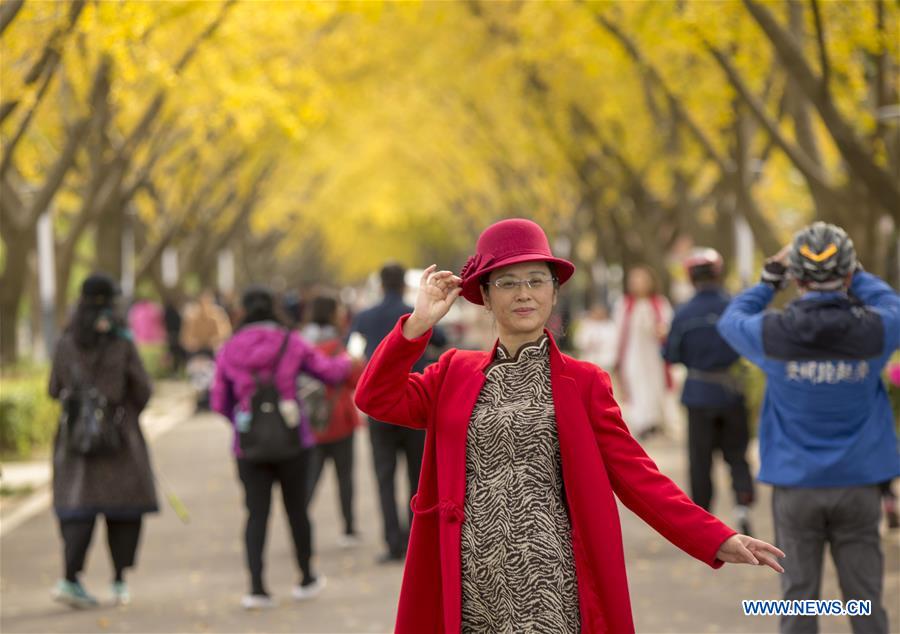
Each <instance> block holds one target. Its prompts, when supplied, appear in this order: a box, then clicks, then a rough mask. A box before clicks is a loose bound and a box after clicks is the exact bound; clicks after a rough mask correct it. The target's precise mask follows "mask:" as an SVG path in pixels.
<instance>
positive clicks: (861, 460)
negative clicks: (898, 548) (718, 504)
mask: <svg viewBox="0 0 900 634" xmlns="http://www.w3.org/2000/svg"><path fill="white" fill-rule="evenodd" d="M789 278H793V279H794V280H795V281H796V282H797V284H798V285H799V287H800V290H801V292H802V293H803V295H802V296H801V297H800V298H799V299H797V300H795V301H793V302H791V303H790V304H788V305H787V307H785V309H784V310H783V311H767V310H766V307H767V306H768V304H769V302H771V301H772V298H773V297H774V296H775V293H776V292H777V291H778V290H781V289H782V288H784V286H785V285H786V284H787V280H788V279H789ZM718 328H719V332H720V333H721V334H722V336H723V337H724V338H725V340H726V341H727V342H728V343H729V344H731V346H732V347H733V348H734V349H735V350H737V351H738V352H740V353H741V354H742V355H744V356H745V357H747V358H748V359H749V360H750V361H752V362H753V363H755V364H756V365H758V366H759V367H760V368H761V369H762V370H763V371H764V372H765V374H766V393H765V398H764V400H763V406H762V413H761V415H760V428H759V453H760V470H759V476H758V477H759V480H760V481H762V482H767V483H769V484H771V485H772V486H773V487H774V490H773V494H772V496H773V497H772V512H773V515H774V520H775V541H776V544H777V545H778V547H779V548H781V549H783V550H784V552H785V553H786V554H787V558H786V559H785V563H784V569H785V574H784V575H783V576H782V578H781V586H782V591H783V593H784V598H785V599H787V600H801V601H802V600H809V599H818V598H819V591H820V588H821V579H822V554H823V552H824V548H825V544H826V543H827V544H828V545H829V550H830V551H831V556H832V558H833V559H834V564H835V568H837V573H838V579H839V580H840V586H841V590H842V592H843V594H844V599H845V600H846V601H849V600H851V599H853V600H863V601H871V604H870V607H871V612H870V614H869V615H866V616H863V615H856V616H851V617H850V624H851V626H852V628H853V631H854V632H867V633H886V632H887V631H888V620H887V613H886V612H885V610H884V608H883V607H882V604H881V591H882V583H883V573H884V556H883V554H882V552H881V543H880V539H879V534H878V524H879V521H880V511H881V507H880V502H881V499H880V498H881V496H880V488H879V485H880V483H882V482H884V481H886V480H889V479H891V478H894V477H897V475H898V474H900V453H898V451H897V436H896V433H895V432H894V418H893V415H892V412H891V406H890V403H889V401H888V397H887V392H886V391H885V387H884V384H883V383H882V381H881V371H882V369H883V368H884V366H885V364H886V363H887V361H888V360H889V359H890V357H891V354H892V353H893V351H894V350H896V349H897V347H898V345H900V296H898V295H897V293H896V292H894V291H893V289H891V287H890V286H888V285H887V284H885V283H884V282H883V281H881V280H880V279H878V278H877V277H875V276H874V275H871V274H869V273H866V272H865V271H863V270H862V269H861V268H860V267H859V265H858V262H857V257H856V250H855V249H854V247H853V242H852V240H850V237H849V236H848V235H847V234H846V232H845V231H844V230H843V229H841V228H840V227H837V226H835V225H831V224H826V223H824V222H816V223H813V224H812V225H810V226H808V227H806V228H805V229H803V230H802V231H800V232H798V233H797V235H796V236H795V237H794V240H793V243H792V244H790V245H788V246H786V247H784V248H783V249H782V250H781V251H779V253H778V254H777V255H775V256H773V257H772V258H770V259H769V260H767V261H766V264H765V266H764V268H763V273H762V280H761V282H760V283H759V284H757V285H756V286H754V287H752V288H749V289H747V290H746V291H744V292H743V293H741V294H740V295H738V296H737V297H735V299H734V300H733V301H732V302H731V304H730V305H729V306H728V308H727V310H726V311H725V313H724V314H723V315H722V317H721V319H720V320H719V324H718ZM816 629H817V624H816V617H815V616H800V615H787V616H782V620H781V631H782V632H815V631H816Z"/></svg>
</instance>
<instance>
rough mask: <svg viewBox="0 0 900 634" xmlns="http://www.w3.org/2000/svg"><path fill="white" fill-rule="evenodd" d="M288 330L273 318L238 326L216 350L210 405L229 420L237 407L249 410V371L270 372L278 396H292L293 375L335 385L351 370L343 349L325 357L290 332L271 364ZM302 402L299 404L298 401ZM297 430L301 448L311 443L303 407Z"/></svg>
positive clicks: (251, 383)
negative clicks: (278, 360) (337, 353)
mask: <svg viewBox="0 0 900 634" xmlns="http://www.w3.org/2000/svg"><path fill="white" fill-rule="evenodd" d="M286 333H287V330H286V329H285V328H283V327H282V326H279V325H277V324H275V323H273V322H259V323H256V324H251V325H249V326H245V327H243V328H241V329H240V330H238V331H237V332H236V333H235V334H234V336H233V337H231V339H229V340H228V341H227V342H225V344H224V345H223V346H222V347H221V348H220V349H219V352H218V354H217V355H216V377H215V380H214V381H213V386H212V390H211V392H210V405H211V406H212V409H213V410H214V411H216V412H219V413H220V414H222V415H223V416H226V417H227V418H228V419H229V420H230V421H231V422H232V424H233V423H234V414H235V411H236V410H237V409H241V410H243V411H249V410H250V397H251V396H252V395H253V392H254V391H255V390H256V384H255V382H254V379H253V373H254V372H256V373H258V374H259V375H260V377H261V378H263V377H267V376H271V374H272V372H273V371H274V372H275V385H276V386H277V387H278V391H279V393H280V394H281V398H282V399H295V400H296V399H297V376H298V375H299V374H300V373H301V372H305V373H308V374H311V375H312V376H314V377H315V378H317V379H319V380H320V381H322V382H323V383H327V384H329V385H335V384H337V383H340V382H341V381H343V380H344V379H346V378H347V375H348V374H349V373H350V357H349V356H348V355H347V354H346V353H344V354H339V355H337V356H334V357H331V356H328V355H326V354H324V353H322V352H320V351H319V350H317V349H316V347H315V346H313V345H312V344H310V343H309V342H307V341H306V340H304V339H303V338H302V337H301V336H300V335H299V334H297V333H296V332H291V334H290V340H289V341H288V345H287V348H286V349H285V351H284V354H283V355H282V358H281V362H280V363H279V364H278V369H277V371H276V370H275V368H274V365H275V357H276V355H277V354H278V349H279V348H280V347H281V343H282V341H283V339H284V336H285V334H286ZM301 405H302V404H301ZM300 411H301V418H300V426H299V433H300V439H301V441H302V443H303V446H304V447H310V446H312V445H313V444H315V437H314V436H313V431H312V428H311V426H310V424H309V420H308V419H307V417H306V415H305V414H303V413H302V412H303V407H302V406H301V408H300ZM234 451H235V455H240V451H239V449H238V438H237V432H236V431H235V439H234Z"/></svg>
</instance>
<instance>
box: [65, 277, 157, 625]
mask: <svg viewBox="0 0 900 634" xmlns="http://www.w3.org/2000/svg"><path fill="white" fill-rule="evenodd" d="M118 295H119V290H118V288H117V285H116V283H115V282H114V281H113V280H112V279H111V278H109V277H107V276H105V275H102V274H94V275H91V276H90V277H88V278H87V279H85V281H84V283H83V284H82V286H81V297H80V299H79V301H78V306H77V308H76V309H75V313H74V315H73V317H72V320H71V322H70V323H69V325H68V327H67V328H66V331H65V333H64V334H63V336H62V338H61V339H60V341H59V343H58V344H57V347H56V351H55V353H54V357H53V367H52V370H51V373H50V388H49V389H50V396H52V397H53V398H56V399H59V400H60V401H62V402H63V405H64V411H69V412H71V411H73V406H74V408H75V411H77V410H78V408H79V406H80V402H81V401H80V400H79V399H83V398H84V395H85V393H86V391H87V390H95V391H96V393H97V394H99V395H100V396H99V397H100V398H103V399H106V402H107V403H108V404H109V407H107V408H106V410H105V411H106V412H110V413H113V416H114V418H113V419H112V420H115V421H116V422H115V427H114V428H112V429H113V431H114V433H115V435H116V437H117V438H118V441H119V446H118V448H117V449H115V450H114V451H110V452H108V453H105V454H101V455H88V454H84V453H81V452H80V451H78V450H77V448H76V447H74V446H73V444H72V443H70V442H69V441H68V439H69V438H73V437H74V435H75V434H76V433H79V432H80V430H77V429H76V427H77V426H79V425H84V424H85V422H84V420H83V419H82V418H79V417H78V416H70V417H69V418H63V419H61V423H60V428H59V429H58V430H57V434H56V438H55V440H54V448H53V508H54V511H55V512H56V516H57V518H58V519H59V528H60V534H61V535H62V540H63V546H64V560H65V576H64V578H63V579H60V581H59V582H58V583H57V585H56V588H55V589H54V591H53V597H54V598H55V599H56V600H57V601H60V602H62V603H66V604H68V605H70V606H72V607H78V608H84V607H91V606H95V605H97V603H98V602H97V599H95V598H94V597H93V596H92V595H90V594H89V593H88V592H87V590H85V588H84V586H83V585H82V584H81V582H80V581H79V579H78V575H79V574H80V573H81V571H82V569H83V568H84V562H85V557H86V556H87V550H88V547H89V546H90V543H91V536H92V534H93V531H94V524H95V523H96V518H97V515H103V516H104V517H105V519H106V533H107V541H108V543H109V550H110V554H111V555H112V560H113V567H114V578H113V583H112V594H113V598H114V600H115V602H116V603H118V604H125V603H128V602H129V601H130V594H129V591H128V586H127V585H126V583H125V576H124V575H125V570H126V569H127V568H130V567H132V566H134V564H135V562H136V555H137V549H138V543H139V540H140V534H141V525H142V518H143V515H144V514H145V513H154V512H157V511H158V510H159V507H158V505H157V500H156V490H155V487H154V480H153V471H152V468H151V465H150V456H149V451H148V449H147V444H146V442H145V441H144V436H143V434H142V433H141V428H140V425H139V424H138V415H139V414H140V412H141V410H143V409H144V407H145V406H146V405H147V401H149V399H150V392H151V388H150V379H149V378H148V376H147V373H146V372H145V371H144V366H143V364H142V363H141V358H140V357H139V356H138V352H137V349H136V348H135V346H134V344H133V343H132V342H131V340H130V338H129V335H128V332H127V331H126V330H125V328H124V326H123V321H122V319H121V318H120V316H118V315H117V314H116V310H115V301H116V298H117V296H118ZM107 420H109V419H107Z"/></svg>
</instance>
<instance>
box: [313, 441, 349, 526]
mask: <svg viewBox="0 0 900 634" xmlns="http://www.w3.org/2000/svg"><path fill="white" fill-rule="evenodd" d="M329 459H330V460H331V461H332V462H333V463H334V470H335V472H336V473H337V480H338V497H339V500H340V503H341V514H342V515H343V516H344V534H345V535H352V534H353V533H354V532H356V531H355V528H354V525H353V434H350V435H349V436H347V437H346V438H342V439H341V440H336V441H334V442H326V443H322V444H320V445H317V446H316V447H315V448H314V449H313V450H312V458H311V459H310V465H309V474H310V475H309V487H308V493H307V496H306V504H307V506H308V505H309V503H310V502H312V499H313V496H314V495H315V493H316V485H317V484H318V483H319V478H321V477H322V470H323V469H324V468H325V461H326V460H329Z"/></svg>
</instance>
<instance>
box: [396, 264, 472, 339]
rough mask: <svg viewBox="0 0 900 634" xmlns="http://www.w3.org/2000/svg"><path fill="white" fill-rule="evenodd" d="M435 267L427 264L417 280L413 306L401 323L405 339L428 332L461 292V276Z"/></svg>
mask: <svg viewBox="0 0 900 634" xmlns="http://www.w3.org/2000/svg"><path fill="white" fill-rule="evenodd" d="M436 268H437V265H436V264H432V265H431V266H429V267H428V268H427V269H425V271H424V272H423V273H422V278H421V279H420V280H419V293H418V295H416V305H415V308H414V309H413V313H412V315H410V317H409V319H407V320H406V323H405V324H404V325H403V336H404V337H406V338H407V339H415V338H416V337H421V336H422V335H424V334H425V333H426V332H428V331H429V330H430V329H431V328H432V327H433V326H434V325H435V324H436V323H438V322H439V321H440V320H441V318H443V316H444V315H446V314H447V311H449V310H450V307H451V306H452V305H453V302H455V301H456V298H457V297H459V294H460V293H461V292H462V278H460V277H459V276H457V275H454V274H453V273H452V272H451V271H435V269H436Z"/></svg>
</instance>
